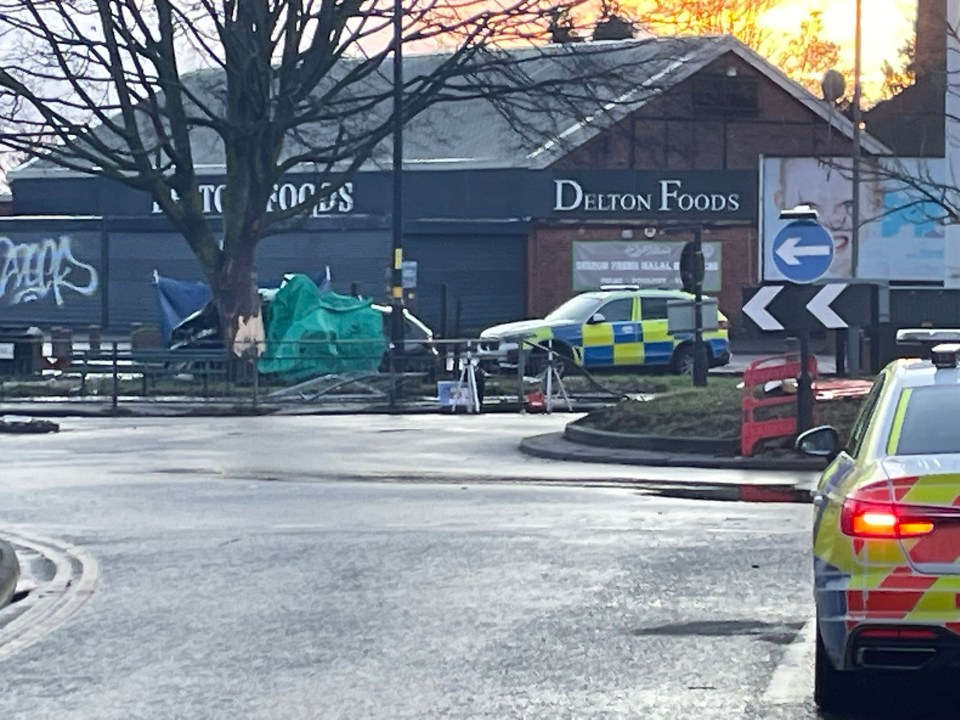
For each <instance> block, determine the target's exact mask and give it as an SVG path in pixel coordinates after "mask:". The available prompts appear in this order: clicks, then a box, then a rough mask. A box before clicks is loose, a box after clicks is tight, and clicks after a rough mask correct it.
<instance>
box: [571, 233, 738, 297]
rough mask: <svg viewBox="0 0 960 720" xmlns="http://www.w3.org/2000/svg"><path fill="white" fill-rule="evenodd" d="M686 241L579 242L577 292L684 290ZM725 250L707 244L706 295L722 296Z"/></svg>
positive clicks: (575, 260)
mask: <svg viewBox="0 0 960 720" xmlns="http://www.w3.org/2000/svg"><path fill="white" fill-rule="evenodd" d="M686 242H687V241H686V240H627V241H621V240H589V241H588V240H575V241H574V243H573V289H574V290H578V291H582V290H598V289H599V288H600V286H601V285H639V286H640V287H644V288H663V289H669V290H680V289H682V287H683V285H682V283H681V281H680V253H681V252H682V250H683V246H684V244H685V243H686ZM722 256H723V248H722V246H721V244H720V242H719V241H704V243H703V259H704V265H705V268H706V273H705V275H704V280H703V289H704V292H719V291H720V283H721V270H722Z"/></svg>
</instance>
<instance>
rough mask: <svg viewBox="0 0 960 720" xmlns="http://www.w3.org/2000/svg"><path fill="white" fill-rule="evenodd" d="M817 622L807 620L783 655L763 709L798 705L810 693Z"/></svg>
mask: <svg viewBox="0 0 960 720" xmlns="http://www.w3.org/2000/svg"><path fill="white" fill-rule="evenodd" d="M816 631H817V621H816V620H815V619H814V620H810V621H809V622H807V624H806V625H804V626H803V629H801V630H800V632H799V633H797V637H796V638H795V639H794V641H793V642H792V643H790V645H789V647H787V651H786V652H785V653H784V654H783V659H782V660H780V664H779V665H778V666H777V669H776V670H775V671H774V673H773V677H771V678H770V684H769V685H768V686H767V691H766V692H765V693H764V694H763V703H764V704H765V705H800V704H802V703H803V702H805V701H806V700H807V699H809V698H810V695H811V694H812V692H813V659H814V655H815V653H816Z"/></svg>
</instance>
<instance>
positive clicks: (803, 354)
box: [797, 330, 813, 435]
mask: <svg viewBox="0 0 960 720" xmlns="http://www.w3.org/2000/svg"><path fill="white" fill-rule="evenodd" d="M799 335H800V377H799V379H798V383H797V434H798V435H799V434H800V433H802V432H803V431H804V430H809V429H810V428H811V427H813V381H812V380H811V378H810V333H809V332H808V331H807V330H802V331H800V333H799Z"/></svg>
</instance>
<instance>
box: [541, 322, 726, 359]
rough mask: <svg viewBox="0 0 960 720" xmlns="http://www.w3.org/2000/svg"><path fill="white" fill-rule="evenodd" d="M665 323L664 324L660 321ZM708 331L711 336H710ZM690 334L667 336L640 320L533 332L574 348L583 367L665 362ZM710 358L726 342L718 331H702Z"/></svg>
mask: <svg viewBox="0 0 960 720" xmlns="http://www.w3.org/2000/svg"><path fill="white" fill-rule="evenodd" d="M664 324H665V323H664ZM711 334H713V335H714V337H710V336H711ZM692 337H693V336H692V335H690V334H683V335H676V336H673V335H670V334H669V333H667V331H666V328H665V327H664V328H659V327H649V328H645V327H644V325H643V323H641V322H633V321H631V322H619V323H600V324H598V325H578V324H577V325H568V326H560V327H556V328H552V329H551V328H545V329H544V331H543V332H542V333H537V342H546V341H547V340H549V339H551V338H553V339H555V340H558V341H561V342H563V343H565V344H566V345H569V346H570V347H571V348H574V351H575V353H576V355H577V356H578V357H577V361H578V362H579V363H580V364H581V365H583V366H584V367H587V368H590V367H611V366H613V367H616V366H627V365H643V364H648V365H667V364H669V363H670V362H671V360H672V359H673V351H674V350H675V349H676V347H677V345H679V344H680V343H682V342H684V341H686V340H689V339H692ZM704 340H705V341H706V342H707V343H708V344H709V345H710V351H711V353H712V355H713V357H719V356H720V355H722V354H723V353H725V352H727V341H726V339H724V338H723V337H722V336H721V335H720V334H719V333H710V332H707V333H704Z"/></svg>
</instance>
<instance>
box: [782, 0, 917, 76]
mask: <svg viewBox="0 0 960 720" xmlns="http://www.w3.org/2000/svg"><path fill="white" fill-rule="evenodd" d="M862 6H863V23H862V30H863V55H862V64H863V79H864V84H871V85H873V84H874V83H876V82H882V81H883V75H882V74H881V72H880V68H881V67H882V66H883V61H884V60H889V61H890V62H891V63H892V64H896V60H897V51H898V50H899V48H900V47H902V46H903V44H904V41H905V40H906V39H907V38H908V37H910V35H911V34H912V33H913V21H914V19H915V17H916V13H917V2H916V0H862ZM816 10H820V11H822V12H823V22H824V35H825V36H826V39H827V40H830V41H832V42H835V43H837V44H838V45H839V46H840V47H841V48H842V53H841V56H842V57H843V59H844V61H845V64H847V65H848V66H849V67H851V68H852V67H853V55H854V37H855V33H854V28H855V19H856V0H782V2H781V3H780V5H779V6H778V7H777V8H775V9H774V10H771V11H770V12H768V13H767V14H766V15H765V16H764V18H763V21H764V23H765V24H767V25H768V26H769V27H770V28H771V29H777V30H782V31H784V32H787V33H791V32H794V31H795V30H796V28H797V27H799V25H800V22H801V20H803V19H804V18H805V17H807V16H809V14H810V12H812V11H816Z"/></svg>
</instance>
